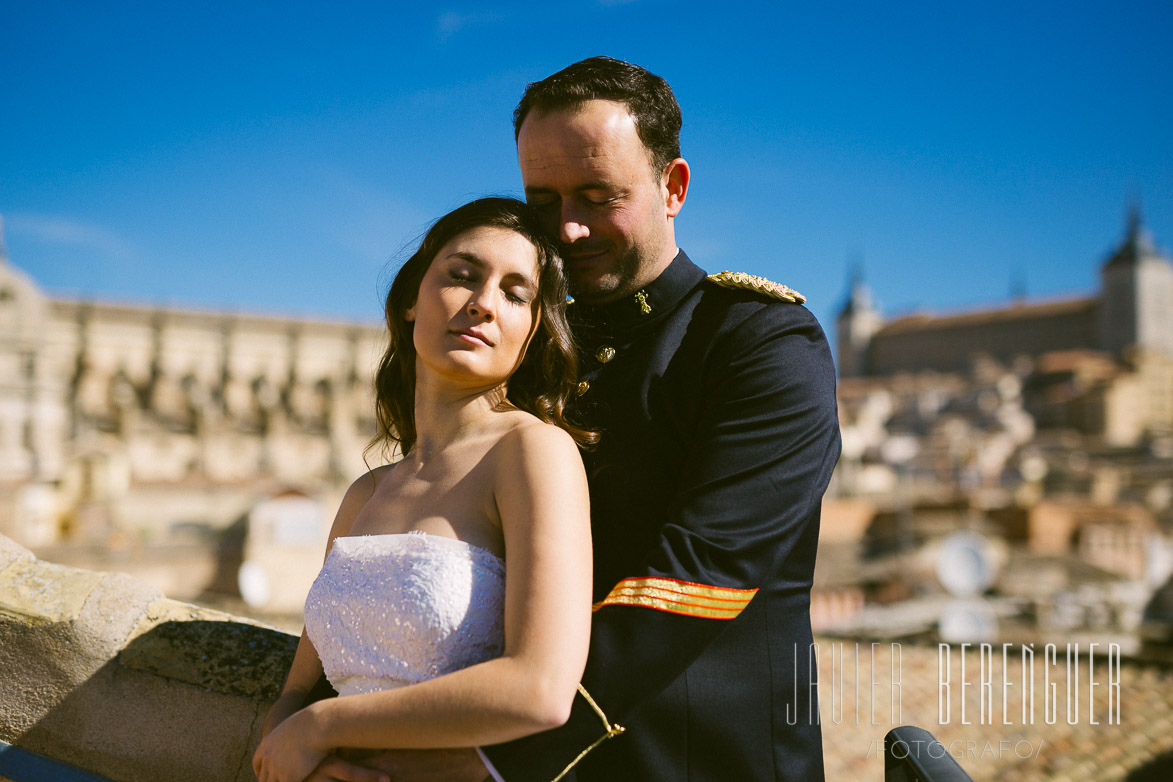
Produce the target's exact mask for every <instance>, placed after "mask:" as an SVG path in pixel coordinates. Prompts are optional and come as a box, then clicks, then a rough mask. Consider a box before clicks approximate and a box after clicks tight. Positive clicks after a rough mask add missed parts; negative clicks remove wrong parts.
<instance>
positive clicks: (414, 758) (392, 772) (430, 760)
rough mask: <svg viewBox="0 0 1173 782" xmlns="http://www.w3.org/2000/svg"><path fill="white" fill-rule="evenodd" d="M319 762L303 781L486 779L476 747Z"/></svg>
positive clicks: (358, 754) (353, 754) (361, 754)
mask: <svg viewBox="0 0 1173 782" xmlns="http://www.w3.org/2000/svg"><path fill="white" fill-rule="evenodd" d="M342 754H343V755H344V756H345V757H339V756H337V755H331V756H330V757H328V758H326V759H325V760H323V761H322V763H321V764H320V765H319V766H318V767H317V769H315V770H314V773H313V774H311V775H310V777H309V778H308V779H307V780H306V782H336V781H337V782H387V780H390V782H483V780H486V779H488V778H489V772H488V770H487V769H486V768H485V764H484V763H482V762H481V758H480V755H478V754H477V751H476V750H475V749H396V750H387V751H380V752H365V751H353V750H350V751H346V750H344V751H343V753H342Z"/></svg>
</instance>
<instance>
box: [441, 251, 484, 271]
mask: <svg viewBox="0 0 1173 782" xmlns="http://www.w3.org/2000/svg"><path fill="white" fill-rule="evenodd" d="M453 258H455V259H458V260H461V261H467V262H468V263H471V264H472V265H473V266H479V267H480V268H482V269H483V268H484V267H485V262H484V261H482V260H481V259H480V257H478V256H476V255H474V254H473V253H470V252H464V251H463V250H456V251H455V252H451V253H449V254H448V258H447V259H446V260H451V259H453Z"/></svg>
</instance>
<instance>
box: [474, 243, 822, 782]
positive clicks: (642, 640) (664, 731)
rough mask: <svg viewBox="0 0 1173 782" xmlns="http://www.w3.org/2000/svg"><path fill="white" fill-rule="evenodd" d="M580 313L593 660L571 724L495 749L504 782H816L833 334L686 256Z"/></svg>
mask: <svg viewBox="0 0 1173 782" xmlns="http://www.w3.org/2000/svg"><path fill="white" fill-rule="evenodd" d="M571 315H572V322H573V325H574V327H575V334H576V337H577V338H578V340H579V343H580V346H581V350H582V354H583V360H584V371H583V375H582V379H583V382H582V383H580V385H579V390H580V391H581V392H582V393H581V395H580V397H579V398H578V400H577V401H576V404H575V410H574V412H575V414H576V415H577V416H578V418H579V419H580V420H581V422H582V423H585V424H587V425H589V426H590V427H592V428H596V429H598V430H599V431H600V432H601V434H602V438H601V440H600V442H599V444H598V446H597V447H596V448H595V449H594V450H593V451H590V452H588V453H587V454H586V455H585V461H586V465H587V474H588V479H589V482H590V495H591V524H592V531H593V535H594V578H595V582H594V583H595V600H596V601H597V602H596V605H595V613H594V617H593V621H592V629H591V645H590V654H589V657H588V661H587V668H586V672H585V674H584V676H583V687H582V688H581V689H580V697H578V698H576V700H575V705H574V707H573V709H572V713H571V717H570V720H569V721H568V723H567V724H566V725H565V726H563V727H561V728H558V729H555V730H552V731H547V732H545V733H541V734H538V735H536V736H532V737H529V738H525V739H521V740H518V741H514V742H509V743H507V744H501V745H496V746H491V747H484V748H483V750H484V752H485V753H486V754H487V755H488V757H489V758H490V760H491V761H492V762H493V764H494V766H495V767H496V769H497V771H498V772H499V773H500V774H501V776H502V777H503V778H504V779H505V780H506V782H530V781H531V780H533V781H534V782H550V780H553V779H558V778H561V779H563V780H575V779H577V780H579V781H580V782H588V781H594V780H600V781H602V780H606V781H607V782H616V781H619V782H623V781H624V780H631V782H649V781H650V780H682V781H683V780H690V781H691V782H752V781H753V780H802V781H803V782H806V781H808V780H818V779H822V777H823V765H822V745H821V740H820V733H819V728H818V713H817V709H818V707H817V698H816V693H815V689H814V686H813V682H814V681H815V671H814V665H813V661H812V654H811V643H812V639H811V630H810V587H811V580H812V576H813V572H814V566H815V550H816V545H817V541H818V528H819V508H820V502H821V499H822V495H823V492H824V490H825V489H826V486H827V483H828V481H829V480H830V476H831V471H832V469H833V467H834V465H835V461H836V459H837V458H838V455H839V428H838V421H837V417H836V404H835V377H834V368H833V365H832V361H831V354H830V350H829V348H828V345H827V341H826V338H825V336H824V335H823V332H822V329H821V328H820V327H819V325H818V323H817V322H816V321H815V319H814V317H813V316H812V315H811V314H810V313H809V312H808V311H807V310H806V309H805V308H804V307H802V306H801V305H799V304H796V303H792V302H788V301H781V300H778V299H776V298H773V297H771V296H769V295H764V294H763V293H760V292H755V291H752V290H735V289H730V288H727V287H722V286H720V285H718V284H715V283H714V282H712V281H709V280H707V279H706V275H705V272H703V271H702V270H701V269H699V268H697V267H696V266H695V265H694V264H693V263H692V262H691V261H689V259H688V258H687V256H685V254H684V253H683V252H681V253H679V254H678V255H677V257H676V259H675V260H674V261H673V262H672V264H671V265H670V266H669V267H668V268H667V269H666V270H665V271H664V273H663V274H661V276H660V277H659V278H657V279H656V280H655V281H654V282H653V283H651V284H650V285H648V286H647V287H646V288H644V289H643V290H641V291H639V292H638V293H637V294H635V296H633V297H631V298H630V299H626V300H623V301H619V302H615V303H612V304H608V305H605V306H602V307H595V308H588V307H585V306H583V305H581V304H574V305H571ZM584 690H585V693H584ZM559 775H562V776H561V777H559Z"/></svg>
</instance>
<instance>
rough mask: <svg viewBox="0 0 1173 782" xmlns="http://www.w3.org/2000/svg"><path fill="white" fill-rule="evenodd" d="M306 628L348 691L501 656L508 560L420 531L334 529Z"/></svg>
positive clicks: (331, 674) (334, 680) (333, 677)
mask: <svg viewBox="0 0 1173 782" xmlns="http://www.w3.org/2000/svg"><path fill="white" fill-rule="evenodd" d="M305 629H306V633H307V634H308V636H309V639H310V640H311V641H312V642H313V644H314V648H315V649H317V651H318V657H319V658H321V660H322V667H323V668H324V669H325V672H326V678H328V679H329V680H330V684H331V685H333V687H334V689H336V690H337V691H338V692H339V694H341V695H354V694H357V693H365V692H376V691H379V690H386V689H390V688H393V687H401V686H403V685H405V684H414V683H416V682H421V681H424V680H425V679H431V678H433V677H436V676H439V675H441V674H444V673H449V672H451V671H455V670H459V669H461V668H466V667H468V666H470V665H473V664H475V663H479V662H483V661H485V660H489V659H492V658H494V657H499V656H500V655H501V653H502V651H503V650H504V645H505V562H504V561H503V560H502V559H501V558H500V557H498V556H497V555H495V554H493V553H492V552H491V551H487V550H485V549H483V548H480V547H478V546H474V545H471V544H469V543H465V542H463V541H460V540H455V539H453V538H445V537H440V536H437V535H427V534H424V533H422V532H410V533H405V534H396V535H365V536H360V537H339V538H335V540H334V547H333V548H332V549H331V550H330V556H328V557H327V558H326V563H325V564H324V565H323V566H322V572H321V573H319V574H318V578H317V580H315V581H314V585H313V586H312V587H311V588H310V591H309V595H308V597H307V598H306V603H305Z"/></svg>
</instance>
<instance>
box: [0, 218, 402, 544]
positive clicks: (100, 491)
mask: <svg viewBox="0 0 1173 782" xmlns="http://www.w3.org/2000/svg"><path fill="white" fill-rule="evenodd" d="M383 339H384V329H383V328H381V327H380V326H379V325H377V324H369V323H338V322H325V321H315V320H309V319H299V318H282V317H269V316H261V315H250V314H235V313H213V312H200V311H195V310H188V309H179V308H170V307H149V306H129V305H121V304H113V303H110V302H94V301H82V300H75V299H58V298H53V297H50V296H47V295H46V294H45V293H44V292H43V291H41V290H40V289H39V288H38V286H37V285H36V283H35V282H34V281H32V280H31V279H29V277H28V276H27V275H25V274H23V273H22V272H21V271H20V270H18V269H17V268H15V267H14V266H13V265H12V264H11V263H10V262H9V261H8V259H7V257H6V253H5V252H4V251H3V243H2V233H0V533H3V534H7V535H9V536H11V537H13V538H15V539H16V540H18V541H20V542H22V543H24V544H26V545H31V546H44V545H50V544H53V543H55V542H58V541H65V540H69V541H82V542H86V541H88V542H92V543H96V544H101V545H120V544H121V545H131V544H133V543H135V542H143V541H146V542H155V541H160V540H164V539H167V538H169V537H174V536H176V535H178V536H183V535H188V536H189V537H190V536H192V535H199V534H201V532H200V531H203V532H207V531H209V530H212V531H214V530H218V529H222V528H224V527H226V526H228V525H229V524H231V523H232V522H234V521H239V520H241V519H242V518H245V517H246V516H247V514H248V513H249V512H250V510H251V509H252V508H253V507H254V505H256V504H257V503H258V502H260V501H262V500H266V499H268V498H271V497H275V496H278V495H280V494H282V493H284V492H288V491H296V492H299V493H301V494H304V495H306V496H308V497H312V498H316V499H317V500H319V501H321V503H322V505H323V507H325V508H331V509H332V508H333V507H336V506H337V502H338V499H339V498H340V497H341V494H342V492H343V490H344V489H345V487H346V485H348V483H349V482H350V481H351V480H353V479H354V478H355V477H356V476H357V475H358V474H360V473H361V472H362V471H363V470H364V469H366V467H365V465H364V461H363V450H364V448H365V447H366V445H367V443H368V441H369V440H370V438H371V436H372V434H373V433H374V429H375V426H374V409H373V399H372V393H371V378H372V376H373V369H374V366H375V364H376V362H377V360H378V357H379V355H380V352H381V351H382V349H383ZM372 456H373V458H374V459H375V460H376V461H375V462H373V463H377V461H378V460H379V458H380V457H379V456H378V455H372ZM326 523H328V519H327V520H326ZM319 545H320V543H319Z"/></svg>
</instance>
